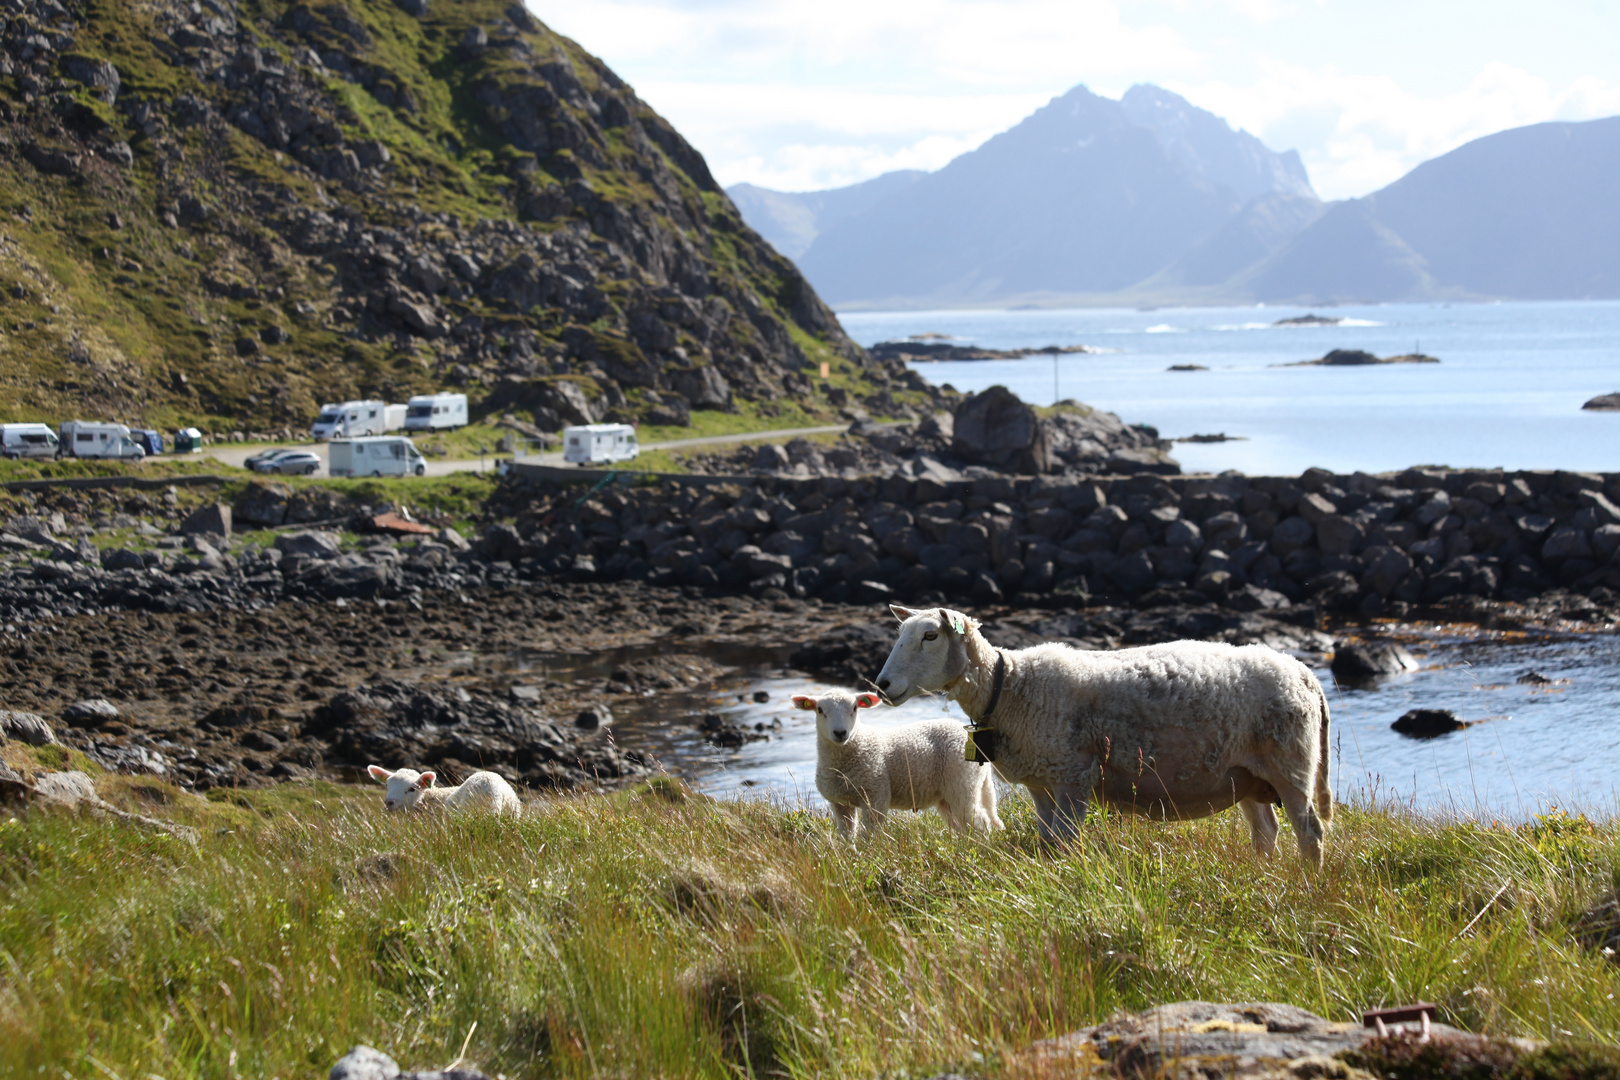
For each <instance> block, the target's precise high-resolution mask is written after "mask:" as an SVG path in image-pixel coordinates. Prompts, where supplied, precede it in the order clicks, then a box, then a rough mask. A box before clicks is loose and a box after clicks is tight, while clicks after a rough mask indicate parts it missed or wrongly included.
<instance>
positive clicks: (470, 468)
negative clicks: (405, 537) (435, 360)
mask: <svg viewBox="0 0 1620 1080" xmlns="http://www.w3.org/2000/svg"><path fill="white" fill-rule="evenodd" d="M848 430H849V425H848V424H830V425H825V426H822V427H803V428H783V429H781V430H777V431H744V432H741V433H739V434H736V435H710V436H707V437H705V438H700V439H670V440H667V441H665V442H654V443H642V444H641V448H642V449H643V450H689V449H691V448H692V447H694V446H714V445H718V444H723V443H742V442H758V441H760V440H762V439H796V438H799V437H800V436H803V435H836V434H838V433H839V432H842V431H848ZM326 446H327V444H326V443H323V442H322V443H299V444H296V445H289V446H288V447H287V449H291V450H308V451H310V452H311V453H313V454H315V455H317V456H318V457H319V458H320V459H321V470H320V471H321V473H325V472H326V467H327V456H326ZM264 449H265V447H263V446H232V445H230V444H228V443H227V444H224V445H215V446H210V447H209V448H208V449H207V450H205V451H204V452H203V453H204V455H205V456H208V457H212V458H214V459H215V460H216V461H218V462H219V463H220V464H221V465H235V466H237V467H238V468H240V467H241V465H242V463H243V462H245V461H246V460H247V459H248V458H250V457H252V456H253V455H254V454H257V453H261V452H262V451H264ZM500 456H501V457H506V456H509V455H505V454H502V455H500ZM495 458H496V455H494V454H491V455H490V456H489V457H488V458H486V459H485V460H484V461H483V462H480V461H479V460H478V459H477V458H469V459H464V460H460V461H438V460H435V459H433V458H431V457H430V458H428V459H427V474H428V475H429V476H449V475H450V474H451V473H458V472H478V471H480V470H481V469H482V470H483V471H486V472H493V471H494V470H495ZM523 460H524V461H527V462H532V463H534V464H536V465H562V464H564V462H563V456H562V453H561V452H560V451H559V452H557V453H553V454H532V455H530V456H528V457H525V458H524V459H523ZM317 475H319V474H317Z"/></svg>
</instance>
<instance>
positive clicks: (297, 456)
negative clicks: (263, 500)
mask: <svg viewBox="0 0 1620 1080" xmlns="http://www.w3.org/2000/svg"><path fill="white" fill-rule="evenodd" d="M251 468H252V469H253V471H254V472H261V473H276V474H279V475H281V476H313V475H315V474H316V473H317V472H319V471H320V469H321V456H320V455H319V454H312V453H310V452H309V451H308V450H285V451H282V452H281V453H279V454H277V455H275V456H274V457H271V458H262V459H260V460H258V461H255V462H253V463H252V464H251Z"/></svg>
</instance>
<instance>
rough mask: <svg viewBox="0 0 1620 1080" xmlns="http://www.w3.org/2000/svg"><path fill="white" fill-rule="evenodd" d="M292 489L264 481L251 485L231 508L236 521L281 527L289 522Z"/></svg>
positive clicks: (281, 484)
mask: <svg viewBox="0 0 1620 1080" xmlns="http://www.w3.org/2000/svg"><path fill="white" fill-rule="evenodd" d="M291 500H292V488H290V487H288V486H287V485H286V484H283V483H270V482H265V481H262V480H258V481H254V482H253V483H251V484H249V485H248V487H247V490H245V491H243V492H242V494H241V495H240V496H239V497H238V498H237V500H236V505H235V506H233V507H232V508H231V513H232V515H233V518H234V519H235V520H239V521H244V522H247V523H249V524H252V525H272V526H274V525H280V524H282V523H284V522H285V521H286V520H287V508H288V504H289V503H290V502H291Z"/></svg>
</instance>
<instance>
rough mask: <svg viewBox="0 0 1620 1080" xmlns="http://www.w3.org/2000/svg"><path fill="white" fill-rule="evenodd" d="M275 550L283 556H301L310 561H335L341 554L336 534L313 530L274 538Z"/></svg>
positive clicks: (341, 549)
mask: <svg viewBox="0 0 1620 1080" xmlns="http://www.w3.org/2000/svg"><path fill="white" fill-rule="evenodd" d="M276 550H277V551H279V552H281V554H282V555H283V556H287V555H303V556H305V557H306V558H310V559H335V558H337V557H338V556H339V555H341V554H343V547H342V545H341V544H339V543H338V537H337V534H336V533H329V532H318V531H314V530H311V531H309V532H296V533H286V534H285V535H282V536H278V537H276Z"/></svg>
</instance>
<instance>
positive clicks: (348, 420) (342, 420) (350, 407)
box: [309, 401, 388, 439]
mask: <svg viewBox="0 0 1620 1080" xmlns="http://www.w3.org/2000/svg"><path fill="white" fill-rule="evenodd" d="M387 408H388V406H387V405H386V404H385V403H384V402H381V401H345V402H341V403H339V404H332V405H322V406H321V415H319V416H317V417H316V418H315V422H314V423H313V424H311V425H310V428H309V433H310V435H311V436H312V437H313V438H316V439H340V438H351V439H352V438H354V437H355V436H357V435H381V434H382V433H383V432H384V431H385V430H386V429H385V428H384V426H383V425H384V424H386V423H387V422H388V415H387Z"/></svg>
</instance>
